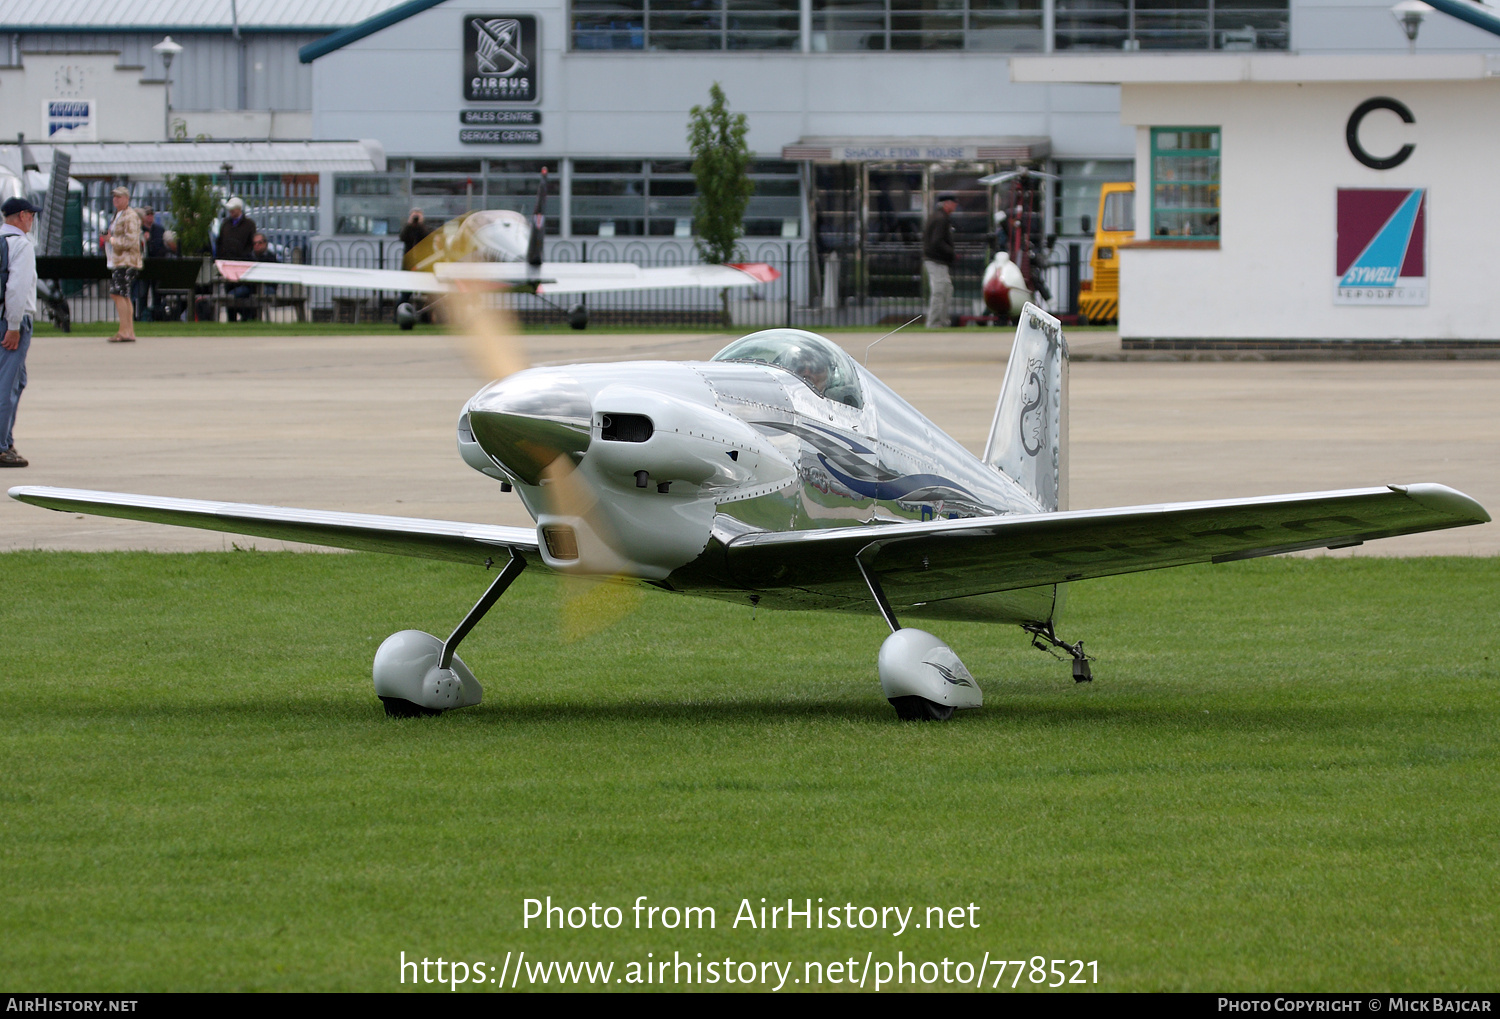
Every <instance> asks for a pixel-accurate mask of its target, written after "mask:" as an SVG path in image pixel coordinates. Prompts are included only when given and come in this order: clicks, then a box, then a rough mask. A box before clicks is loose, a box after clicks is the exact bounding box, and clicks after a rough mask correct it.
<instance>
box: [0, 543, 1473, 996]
mask: <svg viewBox="0 0 1500 1019" xmlns="http://www.w3.org/2000/svg"><path fill="white" fill-rule="evenodd" d="M484 582H485V578H484V577H483V576H481V575H480V574H478V573H477V572H475V571H472V570H468V569H465V568H462V567H455V566H448V565H443V564H429V563H424V562H420V561H411V560H402V559H395V558H384V557H377V556H361V555H294V554H287V553H259V552H245V553H225V554H199V555H150V554H134V553H121V554H92V555H74V554H61V553H14V554H7V555H3V556H0V591H3V592H5V595H6V597H5V598H4V599H3V607H0V625H3V632H4V634H5V638H6V645H7V647H6V655H5V660H6V666H5V669H4V677H3V679H0V714H3V718H4V723H3V729H0V945H3V947H0V985H3V986H4V987H6V988H8V989H11V990H16V991H19V990H27V991H41V990H84V989H101V990H104V989H114V990H174V989H213V990H218V989H285V990H317V989H359V990H395V989H400V987H401V985H400V984H399V983H398V981H399V980H400V972H399V968H398V960H399V957H400V953H401V952H403V951H404V952H405V953H406V955H407V957H408V958H420V957H428V958H430V959H436V958H438V957H439V956H442V957H444V958H445V959H450V960H451V959H461V960H466V961H469V962H473V961H484V962H485V963H486V965H487V966H494V967H496V968H498V967H499V966H500V964H501V962H502V961H503V960H505V958H506V953H507V952H519V951H521V950H524V951H526V953H527V958H528V960H535V961H543V960H552V959H556V960H560V961H572V960H595V959H597V960H600V961H613V962H615V964H616V966H617V969H616V970H614V971H613V972H614V973H615V975H616V977H620V976H622V975H625V974H626V973H627V972H628V971H627V970H626V969H625V967H626V964H627V963H629V962H630V961H632V960H636V961H646V960H647V953H648V952H649V953H652V957H651V958H652V960H660V959H661V958H662V956H663V954H665V955H666V956H667V957H668V958H670V957H671V956H672V953H673V952H674V951H676V952H680V953H681V955H682V957H684V958H691V959H693V960H694V961H697V960H696V953H699V952H702V953H703V960H705V961H708V960H711V959H724V958H725V957H728V958H731V959H733V960H735V962H736V963H738V962H739V961H741V960H749V961H765V960H779V961H781V962H791V963H795V968H794V970H792V971H791V972H792V979H796V978H800V977H801V976H802V975H803V974H804V972H805V970H804V968H803V964H804V962H805V961H808V960H817V961H821V962H825V963H826V962H830V961H833V960H836V959H847V958H849V957H855V958H856V961H858V962H861V963H862V962H863V960H864V959H865V958H866V957H867V953H870V956H871V957H872V958H873V959H874V960H875V961H877V962H878V961H881V960H882V959H884V960H888V961H895V960H896V958H897V952H898V951H900V952H903V953H904V958H905V959H907V960H913V959H915V960H917V961H933V962H937V961H939V960H941V959H942V958H944V957H947V958H949V959H950V960H952V961H953V962H958V961H960V960H967V961H968V962H969V964H970V967H971V970H970V971H971V972H972V967H973V966H974V965H975V964H978V963H980V961H981V958H982V957H983V955H984V953H986V952H989V953H990V955H991V957H992V958H1002V957H1003V958H1006V959H1022V958H1029V957H1031V956H1037V955H1040V956H1043V957H1045V958H1048V959H1053V958H1057V959H1067V960H1073V959H1080V960H1097V962H1098V967H1097V972H1098V977H1099V983H1098V986H1099V987H1100V988H1102V989H1110V990H1127V989H1142V990H1147V989H1168V990H1170V989H1192V990H1230V989H1234V990H1251V989H1273V990H1293V989H1338V990H1354V989H1359V990H1366V991H1373V990H1378V989H1393V990H1394V989H1409V990H1439V989H1451V990H1461V989H1467V990H1493V989H1494V988H1495V986H1496V984H1497V983H1500V942H1497V936H1496V935H1497V919H1500V852H1497V833H1500V792H1497V788H1500V781H1497V780H1500V762H1497V753H1496V751H1497V748H1500V698H1497V696H1496V694H1497V678H1500V640H1497V637H1496V629H1495V620H1496V610H1497V608H1500V559H1426V560H1420V559H1417V560H1394V559H1369V558H1356V559H1331V558H1330V559H1298V560H1282V559H1278V560H1265V561H1258V562H1253V563H1241V564H1235V565H1230V566H1218V567H1204V568H1194V569H1186V570H1176V571H1168V572H1164V573H1160V574H1143V575H1139V576H1133V577H1123V578H1117V579H1114V580H1108V581H1095V582H1091V583H1089V584H1085V585H1081V586H1076V587H1075V588H1074V590H1073V592H1072V602H1071V609H1070V616H1069V618H1068V619H1067V620H1066V621H1065V623H1066V625H1065V626H1064V627H1063V628H1062V631H1063V633H1064V634H1065V635H1066V636H1068V637H1069V639H1076V638H1077V637H1080V636H1081V637H1083V638H1085V639H1086V641H1087V645H1088V648H1089V650H1090V651H1091V652H1092V653H1094V654H1096V655H1097V656H1098V661H1097V663H1096V665H1095V674H1096V676H1097V677H1098V679H1097V680H1096V681H1095V682H1094V683H1092V684H1086V685H1082V686H1075V685H1074V684H1073V683H1072V682H1071V680H1070V678H1069V676H1068V669H1067V667H1066V666H1065V665H1063V664H1062V663H1059V662H1056V661H1054V660H1053V659H1051V658H1049V657H1047V656H1045V655H1042V654H1040V653H1039V652H1036V651H1034V650H1031V649H1030V648H1028V647H1027V645H1026V643H1025V640H1024V638H1023V635H1022V634H1021V633H1020V632H1019V631H1018V630H1017V629H1015V628H1013V627H993V628H992V627H984V626H979V625H971V624H942V625H933V626H932V627H931V628H932V629H934V630H935V631H937V632H939V633H940V634H941V635H942V636H943V637H944V638H945V639H947V640H948V641H949V642H950V643H951V644H952V646H953V647H954V649H955V650H956V651H957V652H958V653H959V654H960V655H961V656H962V657H963V658H964V660H965V662H966V663H967V664H968V666H969V667H970V669H971V670H972V671H973V672H974V673H975V675H977V676H978V677H979V678H980V681H981V683H982V684H983V685H984V687H985V696H986V700H987V706H986V707H985V708H984V709H982V710H981V711H979V712H971V713H961V714H960V715H959V716H958V717H957V718H956V719H955V720H954V721H953V722H951V723H948V724H920V723H899V722H897V721H896V720H895V717H894V713H893V712H892V710H891V709H890V708H889V706H888V705H886V704H885V702H884V701H883V700H882V699H881V698H880V694H879V688H878V684H877V681H876V678H875V668H874V661H875V654H876V651H877V649H878V647H879V643H880V641H881V639H882V637H883V635H884V634H883V627H882V625H881V624H880V622H879V620H878V618H877V617H876V616H875V614H874V613H873V612H872V613H871V614H870V616H868V617H843V616H831V615H829V616H824V615H812V614H801V613H768V612H760V613H758V614H755V615H754V616H752V613H751V611H750V610H749V609H747V608H741V607H736V606H731V605H724V604H719V603H714V602H709V601H695V600H688V599H679V598H673V597H670V596H666V595H659V594H653V595H651V596H650V597H648V598H646V599H645V600H644V602H643V603H642V604H641V605H640V606H639V608H638V609H637V610H636V611H635V612H633V613H632V614H631V615H629V616H628V617H626V618H625V619H624V620H623V621H621V622H619V623H617V624H615V625H614V626H612V627H610V628H608V629H606V630H604V631H603V632H600V633H597V634H595V635H593V636H590V637H587V638H583V639H579V640H576V641H573V642H565V641H564V640H563V638H562V636H561V632H562V630H561V625H560V621H559V612H558V602H559V598H560V594H559V590H558V587H557V585H556V583H555V582H553V581H552V580H550V579H549V578H547V577H541V576H536V575H533V574H527V575H524V576H523V577H522V578H521V579H520V581H519V582H518V583H517V585H516V586H515V587H514V588H512V590H511V592H510V593H509V594H507V595H506V597H505V599H504V600H503V601H502V602H501V603H500V605H499V607H498V608H497V609H496V611H495V612H493V613H492V614H491V615H490V617H489V618H488V619H486V620H485V621H484V622H483V623H481V624H480V626H479V627H478V628H477V629H476V630H475V632H474V633H473V634H472V635H471V636H470V638H469V639H468V641H467V642H466V643H465V645H464V649H463V654H464V657H465V659H466V660H467V661H468V663H469V664H470V665H471V666H472V667H473V668H474V669H475V671H476V672H477V673H478V675H479V677H480V679H481V681H482V682H484V683H485V685H486V700H485V703H484V704H483V705H482V706H480V707H478V708H474V709H465V710H464V711H460V712H456V713H453V714H450V715H446V716H443V717H441V718H435V719H415V720H405V721H394V720H388V719H386V718H385V717H384V716H383V714H382V713H381V710H380V706H379V704H378V702H377V701H376V700H375V698H374V697H373V694H372V692H371V690H370V679H369V663H370V658H371V656H372V654H373V652H374V649H375V647H376V646H377V645H378V644H379V642H380V641H381V640H382V639H383V638H384V637H385V636H386V635H387V634H388V633H390V632H392V631H394V630H397V629H403V628H406V627H417V628H422V629H427V630H430V631H433V632H437V633H446V632H447V631H448V629H450V628H451V627H452V625H453V624H454V623H455V622H456V621H457V620H458V619H459V618H460V617H461V616H462V614H463V612H464V611H465V610H466V609H467V608H468V606H469V604H470V602H471V601H472V600H473V599H474V598H475V597H477V595H478V594H479V592H480V590H481V588H482V586H483V584H484ZM548 895H550V896H551V897H552V899H553V901H554V902H555V903H562V904H564V905H584V906H587V905H588V904H589V903H591V902H597V903H599V904H600V905H601V906H605V905H614V906H619V907H622V908H623V909H624V910H625V912H624V918H625V923H624V925H623V926H621V927H620V928H619V929H617V930H606V929H592V928H584V929H582V930H557V929H553V930H551V931H548V930H545V929H537V927H536V926H535V925H533V926H532V927H531V928H530V929H522V908H523V899H525V898H527V897H538V898H541V897H545V896H548ZM642 895H644V896H648V897H649V900H648V901H649V903H651V904H655V905H661V906H666V905H676V906H686V905H696V906H713V907H715V909H716V911H717V927H716V928H715V929H713V930H702V931H699V930H691V931H684V930H675V931H672V930H662V929H660V928H654V929H651V930H637V929H634V928H633V925H632V922H631V919H630V917H631V913H630V911H629V907H630V905H631V904H632V903H634V902H635V900H636V898H637V896H642ZM762 896H764V897H766V898H767V899H768V900H770V901H771V903H775V902H776V901H777V900H781V901H784V900H785V899H786V898H788V897H792V898H794V899H796V900H797V901H798V903H799V907H800V903H801V902H802V900H803V899H805V898H808V897H811V898H813V899H814V900H816V899H817V898H818V897H822V898H823V899H824V900H825V904H827V905H832V904H838V905H840V906H842V905H843V904H844V903H846V902H848V903H853V904H854V905H855V906H856V907H859V906H865V905H869V906H887V905H900V906H902V907H903V908H904V907H906V906H915V907H917V908H916V910H915V912H914V913H913V914H912V918H913V920H914V921H916V922H921V919H922V918H923V917H924V916H925V913H924V909H925V907H927V906H945V907H947V906H960V905H961V906H967V905H968V904H969V903H971V902H972V903H975V904H977V905H978V906H979V910H978V911H977V913H974V914H972V915H973V916H974V917H976V918H977V920H978V922H979V924H980V926H979V928H978V929H977V930H976V929H968V928H965V929H946V928H945V929H933V928H925V927H924V928H923V929H908V930H907V931H906V932H905V933H904V934H901V935H900V936H894V935H893V933H892V932H891V931H890V930H886V931H881V930H879V929H876V930H855V931H848V930H845V929H842V928H841V929H838V930H830V929H823V930H817V929H814V930H811V931H808V930H802V929H800V928H799V929H797V930H792V931H787V930H785V929H777V930H759V929H749V928H747V926H746V925H745V924H744V923H741V924H740V925H739V927H738V928H732V927H731V923H732V922H733V920H734V917H735V913H736V909H737V907H738V905H739V903H740V900H741V899H742V898H748V899H750V901H751V903H752V904H753V905H755V906H756V907H758V906H759V900H760V898H761V897H762ZM1069 972H1071V970H1070V971H1069ZM987 973H988V974H989V975H991V976H993V974H994V968H993V965H991V967H990V969H989V970H988V971H987ZM1014 973H1015V968H1014V967H1012V968H1011V969H1010V970H1009V971H1007V972H1006V973H1005V974H1004V978H1003V980H1004V984H1003V986H1005V987H1009V985H1010V982H1011V977H1012V975H1013V974H1014ZM408 979H409V981H410V979H412V976H411V974H408ZM985 982H986V986H988V985H989V980H988V979H986V981H985ZM526 983H527V982H526V981H525V980H523V981H522V982H521V984H520V986H522V987H525V986H526ZM771 983H772V984H774V983H775V979H774V978H772V980H771ZM872 983H873V979H872ZM406 986H408V987H410V986H411V984H410V982H408V984H407V985H406ZM486 986H489V985H486ZM618 986H620V987H622V988H623V987H625V986H628V985H618ZM717 986H719V987H723V986H724V985H723V984H719V985H717ZM787 986H788V988H792V987H793V986H794V985H792V983H791V980H788V983H787ZM906 986H908V987H909V986H910V984H909V983H908V984H907V985H906ZM936 986H937V987H943V986H945V985H943V984H941V983H939V984H937V985H936ZM1028 986H1031V985H1030V984H1029V983H1028V982H1027V980H1026V979H1022V981H1021V987H1022V988H1026V987H1028ZM463 989H464V988H463V987H462V986H460V990H463ZM444 990H445V991H446V985H445V986H444Z"/></svg>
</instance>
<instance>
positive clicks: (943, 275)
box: [922, 194, 958, 329]
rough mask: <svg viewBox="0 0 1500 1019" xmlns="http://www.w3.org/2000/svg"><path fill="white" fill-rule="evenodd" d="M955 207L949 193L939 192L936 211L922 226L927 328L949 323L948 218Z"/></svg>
mask: <svg viewBox="0 0 1500 1019" xmlns="http://www.w3.org/2000/svg"><path fill="white" fill-rule="evenodd" d="M957 208H958V200H957V199H956V198H954V197H953V196H952V195H950V194H942V195H938V207H937V211H936V212H934V213H933V214H932V215H931V216H929V217H928V219H927V223H926V225H924V226H923V227H922V267H923V268H924V269H926V270H927V286H928V288H929V290H930V291H931V296H930V297H929V298H928V301H927V328H928V329H942V328H945V327H946V326H947V325H948V323H949V319H948V305H949V304H951V303H952V302H953V276H952V274H951V270H952V269H953V222H952V221H951V220H950V219H949V218H948V217H950V216H952V215H953V210H954V209H957Z"/></svg>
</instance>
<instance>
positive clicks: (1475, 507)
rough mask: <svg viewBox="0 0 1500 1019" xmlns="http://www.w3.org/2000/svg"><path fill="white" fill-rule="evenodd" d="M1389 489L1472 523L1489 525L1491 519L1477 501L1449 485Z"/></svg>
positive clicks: (1392, 486) (1429, 484) (1399, 486)
mask: <svg viewBox="0 0 1500 1019" xmlns="http://www.w3.org/2000/svg"><path fill="white" fill-rule="evenodd" d="M1387 487H1388V488H1390V490H1391V491H1393V492H1400V493H1401V494H1402V495H1404V496H1406V497H1407V498H1408V499H1412V500H1414V501H1416V502H1418V503H1421V504H1422V505H1423V506H1426V507H1427V508H1429V509H1434V510H1439V511H1441V512H1443V513H1449V514H1452V515H1453V516H1455V517H1458V518H1460V519H1463V520H1467V521H1469V522H1470V523H1475V524H1487V523H1489V522H1490V519H1491V518H1490V514H1489V511H1488V510H1486V509H1485V508H1484V507H1483V506H1481V505H1480V504H1479V502H1478V501H1477V500H1475V499H1472V498H1470V497H1469V496H1467V495H1465V494H1464V493H1462V492H1460V491H1458V490H1457V489H1455V488H1449V487H1448V486H1447V485H1437V484H1432V483H1430V482H1426V483H1421V484H1416V485H1388V486H1387Z"/></svg>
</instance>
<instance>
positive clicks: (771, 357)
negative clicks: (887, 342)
mask: <svg viewBox="0 0 1500 1019" xmlns="http://www.w3.org/2000/svg"><path fill="white" fill-rule="evenodd" d="M712 359H713V360H715V361H754V362H755V363H757V364H769V365H774V366H775V367H777V368H784V369H786V370H787V371H789V372H791V373H792V374H793V375H795V376H797V378H799V379H801V380H802V381H803V382H804V383H806V384H807V385H808V387H809V388H811V389H812V391H813V392H815V393H817V394H818V395H819V396H821V397H822V398H823V399H825V400H832V401H833V402H834V403H842V404H845V405H847V406H850V407H854V408H856V409H858V408H860V407H863V406H864V405H865V401H864V396H863V394H862V392H861V390H860V386H859V372H858V371H857V370H855V366H854V359H853V358H851V357H850V356H849V355H848V354H847V353H845V352H844V350H843V349H842V348H840V347H839V346H838V345H837V344H834V343H831V342H829V341H828V340H825V339H823V337H821V336H819V335H817V334H816V333H810V332H807V331H806V330H804V329H763V330H761V331H760V332H758V333H751V334H750V335H749V336H745V337H743V338H741V339H738V340H735V341H734V342H733V343H731V344H730V345H729V346H727V347H725V348H724V349H723V350H721V351H719V352H718V353H717V354H715V355H714V356H713V358H712Z"/></svg>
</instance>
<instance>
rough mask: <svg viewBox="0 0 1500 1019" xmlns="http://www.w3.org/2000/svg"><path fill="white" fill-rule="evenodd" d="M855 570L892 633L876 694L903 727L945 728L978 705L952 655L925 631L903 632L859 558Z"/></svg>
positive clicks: (979, 697)
mask: <svg viewBox="0 0 1500 1019" xmlns="http://www.w3.org/2000/svg"><path fill="white" fill-rule="evenodd" d="M855 564H856V565H857V566H858V567H859V573H860V576H862V577H864V578H865V584H866V585H867V586H868V587H869V589H870V595H871V596H872V597H873V598H874V599H875V607H876V608H877V609H879V610H880V615H881V617H882V618H883V619H884V620H885V622H886V625H887V626H889V627H890V628H891V635H890V636H889V637H887V638H886V639H885V643H883V644H881V645H880V659H879V668H880V689H881V690H882V691H883V692H884V693H885V696H886V699H887V700H889V701H890V702H891V707H893V708H895V709H896V714H897V715H899V716H900V717H901V718H903V719H906V720H908V721H924V722H946V721H947V720H948V719H950V718H952V717H953V712H954V709H956V708H977V707H979V706H980V705H981V704H983V703H984V695H983V694H982V693H981V692H980V690H979V684H978V683H976V682H974V677H973V676H971V675H970V674H969V670H968V669H966V668H964V663H963V662H961V661H959V660H958V656H957V655H956V654H954V653H953V649H952V648H950V647H948V645H946V644H944V643H943V642H942V641H940V640H938V638H936V637H934V636H933V635H932V634H930V633H928V632H927V631H925V630H915V629H912V628H911V627H903V626H902V625H901V623H900V622H899V621H897V619H896V613H895V611H894V610H892V608H891V603H890V601H889V600H888V599H887V598H886V596H885V591H884V590H882V589H881V587H880V580H879V579H878V578H877V577H876V575H875V572H874V571H873V570H871V569H869V568H868V567H867V566H866V565H865V561H864V557H863V552H861V554H860V556H859V557H858V558H856V559H855Z"/></svg>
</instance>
